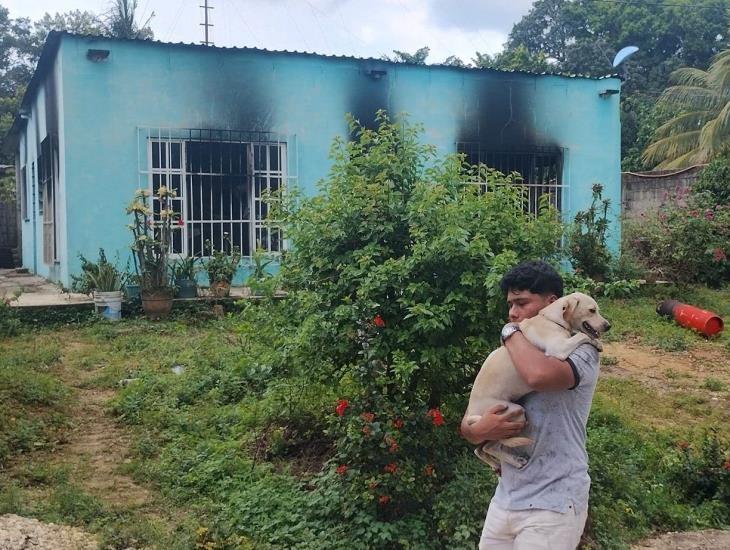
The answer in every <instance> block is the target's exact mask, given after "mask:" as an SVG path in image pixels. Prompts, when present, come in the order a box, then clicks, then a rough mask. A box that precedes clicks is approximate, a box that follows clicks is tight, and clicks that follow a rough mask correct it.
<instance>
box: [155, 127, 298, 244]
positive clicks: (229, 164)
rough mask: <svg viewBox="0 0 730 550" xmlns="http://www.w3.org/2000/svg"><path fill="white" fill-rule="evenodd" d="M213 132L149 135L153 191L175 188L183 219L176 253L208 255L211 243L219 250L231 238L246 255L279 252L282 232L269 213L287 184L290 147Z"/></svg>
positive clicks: (175, 239) (176, 234) (176, 237)
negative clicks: (169, 136) (175, 136)
mask: <svg viewBox="0 0 730 550" xmlns="http://www.w3.org/2000/svg"><path fill="white" fill-rule="evenodd" d="M213 134H214V132H212V131H202V130H197V131H194V130H191V131H190V133H189V135H188V136H186V138H182V139H159V138H157V139H156V138H149V147H148V155H149V166H150V174H149V177H150V186H151V190H152V192H153V194H154V193H155V192H156V191H157V189H159V187H160V185H167V186H169V187H171V188H172V189H174V190H175V191H176V192H177V198H176V199H175V200H174V203H173V209H174V210H175V212H178V213H179V214H180V217H181V219H182V220H183V222H182V224H181V225H180V226H179V228H177V227H176V231H175V232H174V234H173V247H172V252H173V253H175V254H181V255H191V256H207V255H209V251H208V250H206V241H210V242H211V243H212V246H213V247H214V248H215V249H216V250H224V249H226V247H227V246H228V243H229V242H230V244H231V245H233V246H238V247H239V248H240V249H241V253H242V254H243V256H251V254H252V252H253V250H254V249H255V247H256V246H257V245H258V246H261V247H262V248H264V249H265V250H267V251H269V252H280V251H281V250H282V247H283V238H282V235H281V230H280V229H279V228H278V227H276V226H275V225H274V222H273V221H272V220H270V219H269V218H268V214H269V203H270V202H272V201H273V200H275V199H273V198H271V197H272V196H273V195H275V194H276V193H277V192H278V191H279V190H280V189H282V187H283V186H284V183H283V182H284V178H285V171H284V166H286V145H285V144H284V143H282V142H269V141H253V140H251V141H243V140H240V139H236V138H237V137H239V136H236V135H233V134H234V132H220V133H216V135H215V136H214V135H213ZM213 137H215V138H218V139H212V138H213ZM155 203H156V201H153V206H154V212H155V216H158V215H159V211H160V210H159V204H155Z"/></svg>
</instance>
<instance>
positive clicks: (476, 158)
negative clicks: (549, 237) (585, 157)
mask: <svg viewBox="0 0 730 550" xmlns="http://www.w3.org/2000/svg"><path fill="white" fill-rule="evenodd" d="M456 151H457V153H463V154H465V155H466V160H467V162H468V163H470V164H484V165H486V166H488V167H490V168H494V169H496V170H499V171H500V172H502V173H503V174H510V173H512V172H518V173H519V174H520V175H521V176H522V185H523V186H524V187H525V188H526V197H525V210H526V211H527V212H530V213H532V214H535V215H537V214H538V212H539V207H540V198H541V197H543V196H544V195H547V196H548V201H549V203H550V204H552V205H553V206H554V207H555V208H557V209H558V210H561V208H562V204H563V188H564V186H563V183H562V180H563V163H562V158H563V155H562V151H561V150H560V149H558V148H553V147H535V148H529V149H525V150H495V149H489V148H487V147H485V146H483V145H481V144H479V143H468V142H467V143H457V146H456Z"/></svg>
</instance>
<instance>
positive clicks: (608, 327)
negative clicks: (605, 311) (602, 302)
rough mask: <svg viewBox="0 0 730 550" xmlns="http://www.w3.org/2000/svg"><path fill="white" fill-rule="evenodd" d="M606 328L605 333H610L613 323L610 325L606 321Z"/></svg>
mask: <svg viewBox="0 0 730 550" xmlns="http://www.w3.org/2000/svg"><path fill="white" fill-rule="evenodd" d="M604 326H605V327H606V328H604V329H603V332H608V331H609V330H611V323H609V322H608V321H606V324H605V325H604Z"/></svg>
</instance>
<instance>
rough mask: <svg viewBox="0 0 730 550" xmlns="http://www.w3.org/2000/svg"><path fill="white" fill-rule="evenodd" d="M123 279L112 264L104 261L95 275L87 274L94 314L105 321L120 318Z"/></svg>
mask: <svg viewBox="0 0 730 550" xmlns="http://www.w3.org/2000/svg"><path fill="white" fill-rule="evenodd" d="M124 279H125V277H124V273H122V272H121V271H119V270H118V269H117V267H116V266H115V265H114V264H111V263H109V262H106V261H105V262H103V263H99V264H98V269H97V270H96V272H95V273H90V274H89V280H90V282H91V287H92V288H93V292H94V306H95V309H96V312H97V313H99V314H101V315H102V316H103V317H104V318H105V319H108V320H110V321H119V319H121V318H122V286H124Z"/></svg>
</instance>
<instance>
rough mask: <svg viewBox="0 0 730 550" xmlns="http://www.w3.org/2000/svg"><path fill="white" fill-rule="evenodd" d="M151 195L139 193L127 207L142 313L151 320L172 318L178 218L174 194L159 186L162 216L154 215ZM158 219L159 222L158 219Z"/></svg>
mask: <svg viewBox="0 0 730 550" xmlns="http://www.w3.org/2000/svg"><path fill="white" fill-rule="evenodd" d="M150 198H151V193H150V192H149V191H147V190H145V189H138V190H137V191H136V192H135V194H134V200H133V201H132V203H131V204H130V205H129V206H128V207H127V214H129V215H131V216H132V223H131V224H129V226H128V227H129V230H130V231H131V232H132V236H133V243H132V252H133V254H134V258H135V264H136V266H137V267H138V269H139V277H140V298H141V299H142V309H143V310H144V312H145V314H146V315H147V317H148V318H150V319H161V318H163V317H167V315H169V313H170V310H171V309H172V298H173V296H174V292H175V289H174V287H173V285H172V284H171V281H170V265H169V253H170V250H171V249H172V231H173V228H172V226H173V223H174V222H175V220H177V219H178V218H179V215H178V214H177V213H175V212H174V211H173V208H172V206H173V204H172V203H173V199H174V198H175V191H174V190H172V189H168V188H167V187H165V186H164V185H163V186H160V187H159V189H158V190H157V193H156V194H155V196H154V197H152V201H156V202H157V203H158V205H159V214H158V215H157V216H154V215H153V211H152V208H151V206H150ZM155 218H156V219H155Z"/></svg>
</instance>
